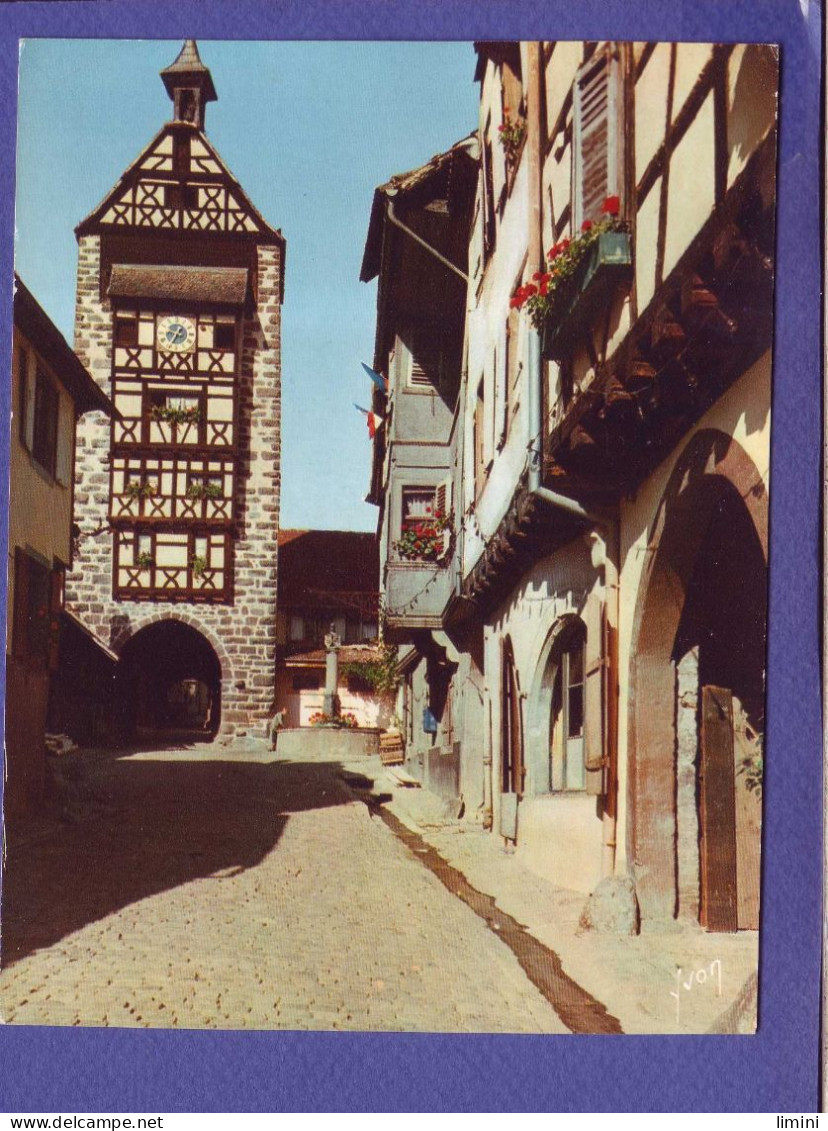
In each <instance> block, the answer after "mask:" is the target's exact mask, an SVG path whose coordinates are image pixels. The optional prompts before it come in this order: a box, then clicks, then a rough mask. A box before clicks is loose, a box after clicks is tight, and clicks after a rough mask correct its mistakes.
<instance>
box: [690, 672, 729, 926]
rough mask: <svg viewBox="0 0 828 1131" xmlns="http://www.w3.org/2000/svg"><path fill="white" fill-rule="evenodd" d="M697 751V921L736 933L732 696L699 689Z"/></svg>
mask: <svg viewBox="0 0 828 1131" xmlns="http://www.w3.org/2000/svg"><path fill="white" fill-rule="evenodd" d="M701 695H702V702H701V708H702V709H701V742H700V751H699V872H700V881H701V882H700V889H701V890H700V897H701V898H700V907H699V921H700V922H701V924H702V926H703V927H706V928H707V929H708V931H735V930H737V928H738V919H737V906H738V903H737V881H736V796H735V788H734V780H733V697H732V694H731V692H730V691H729V690H727V689H726V688H722V687H711V686H704V687H702V689H701Z"/></svg>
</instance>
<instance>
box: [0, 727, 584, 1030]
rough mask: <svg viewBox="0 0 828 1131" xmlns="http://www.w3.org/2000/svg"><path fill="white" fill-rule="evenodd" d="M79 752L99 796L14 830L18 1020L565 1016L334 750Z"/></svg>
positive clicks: (345, 1023)
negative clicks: (71, 816) (394, 826)
mask: <svg viewBox="0 0 828 1131" xmlns="http://www.w3.org/2000/svg"><path fill="white" fill-rule="evenodd" d="M269 757H272V756H264V755H258V756H257V755H256V754H255V753H252V752H251V753H248V754H247V755H239V754H238V753H237V752H235V751H234V752H233V753H232V754H230V753H227V752H222V751H219V750H217V749H216V748H215V747H210V748H203V749H200V750H178V751H175V750H168V751H160V752H157V753H154V754H144V755H133V756H131V757H123V758H117V759H116V758H102V759H99V760H97V761H95V762H93V763H90V762H86V763H84V766H85V772H86V773H88V774H91V780H92V781H93V785H94V788H95V791H96V793H97V794H98V796H99V798H102V799H103V804H100V805H91V806H88V807H87V811H86V812H81V813H80V819H79V820H77V823H75V824H65V823H62V822H57V821H54V822H51V821H40V822H38V823H37V824H34V825H30V826H29V827H27V828H26V829H24V830H20V831H19V832H17V833H16V834H15V833H12V835H11V836H10V838H9V846H8V863H7V881H6V885H5V892H4V916H3V928H4V929H3V964H4V970H3V973H2V974H1V975H0V1009H2V1014H3V1018H4V1020H5V1021H7V1022H13V1023H18V1024H53V1025H102V1026H107V1025H128V1026H172V1027H180V1028H210V1029H212V1028H250V1029H256V1028H280V1029H376V1030H409V1031H412V1030H414V1031H455V1032H535V1033H539V1032H543V1033H560V1032H566V1031H567V1030H566V1027H565V1026H564V1024H563V1023H562V1022H561V1020H560V1018H559V1017H558V1015H557V1014H556V1012H555V1011H554V1009H553V1008H552V1006H551V1005H550V1004H549V1003H548V1002H547V1000H546V999H545V998H544V997H543V996H542V995H541V994H540V993H539V992H538V990H537V989H536V988H535V987H534V986H533V985H532V984H531V982H530V981H529V980H528V979H527V977H526V976H525V974H524V973H523V971H522V969H521V968H520V966H519V964H518V961H517V959H516V958H515V957H514V955H513V954H512V952H511V951H510V950H509V949H508V948H507V947H506V946H504V945H503V944H502V943H501V942H500V941H499V939H498V938H497V936H496V934H494V933H493V932H492V931H491V930H489V929H488V927H487V926H486V924H485V923H484V922H483V921H482V920H481V919H480V918H479V917H478V916H477V915H475V914H474V912H473V911H471V910H470V909H469V908H468V907H467V906H466V905H465V904H464V903H462V902H461V901H460V900H459V899H457V898H455V896H454V895H452V894H451V893H450V892H449V891H447V890H446V888H445V887H444V886H443V884H441V883H440V881H439V880H438V879H437V878H436V877H435V876H434V875H432V874H431V872H429V871H428V870H427V869H426V868H424V867H423V866H422V865H421V864H420V862H419V861H418V860H417V859H416V858H415V856H414V854H412V852H411V851H410V850H409V849H408V848H406V847H405V845H403V844H402V843H401V842H400V841H399V840H398V839H397V837H395V836H394V834H393V833H392V832H391V830H390V829H389V828H388V827H386V826H385V825H384V824H383V823H382V821H380V820H379V819H378V818H377V817H375V816H372V814H371V812H370V811H369V809H368V808H367V807H366V805H364V804H363V803H362V802H361V801H360V800H358V799H356V798H355V796H354V794H353V793H352V792H351V791H350V790H349V789H348V788H347V787H346V786H345V785H344V784H343V782H342V781H341V780H340V779H339V777H338V769H339V767H338V766H337V764H336V763H328V764H325V763H323V764H298V763H297V764H290V763H275V762H272V761H269V760H265V759H266V758H269Z"/></svg>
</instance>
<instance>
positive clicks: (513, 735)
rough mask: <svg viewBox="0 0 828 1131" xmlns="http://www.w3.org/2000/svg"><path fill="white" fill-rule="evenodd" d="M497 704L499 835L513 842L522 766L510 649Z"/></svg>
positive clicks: (505, 653)
mask: <svg viewBox="0 0 828 1131" xmlns="http://www.w3.org/2000/svg"><path fill="white" fill-rule="evenodd" d="M502 679H503V695H502V702H501V757H502V785H501V790H502V792H501V829H500V831H501V835H502V836H505V837H507V838H508V839H510V840H516V839H517V802H518V800H519V799H520V796H521V794H522V793H523V779H524V774H525V767H524V765H523V743H522V735H521V725H520V691H519V689H518V685H517V673H516V671H515V660H514V656H513V655H512V649H511V646H510V645H508V644H507V646H506V647H505V648H504V649H503V668H502Z"/></svg>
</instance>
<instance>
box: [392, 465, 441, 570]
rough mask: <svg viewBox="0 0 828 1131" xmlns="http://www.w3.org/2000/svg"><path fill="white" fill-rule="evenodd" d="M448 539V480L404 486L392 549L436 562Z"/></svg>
mask: <svg viewBox="0 0 828 1131" xmlns="http://www.w3.org/2000/svg"><path fill="white" fill-rule="evenodd" d="M450 541H451V480H450V479H446V480H444V481H443V482H442V483H440V484H439V485H438V486H436V487H403V489H402V514H401V520H400V538H399V539H398V540H397V541H396V542H395V543H394V549H395V550H396V552H397V554H398V555H399V557H400V558H402V559H403V560H404V561H411V562H438V561H440V560H441V559H443V558H444V557H445V555H446V553H447V552H448V549H449V545H450Z"/></svg>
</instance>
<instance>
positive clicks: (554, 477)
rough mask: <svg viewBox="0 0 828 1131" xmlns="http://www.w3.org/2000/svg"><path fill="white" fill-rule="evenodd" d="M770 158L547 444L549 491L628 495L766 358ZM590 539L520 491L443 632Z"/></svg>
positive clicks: (770, 145) (736, 189) (596, 497)
mask: <svg viewBox="0 0 828 1131" xmlns="http://www.w3.org/2000/svg"><path fill="white" fill-rule="evenodd" d="M711 81H712V80H711ZM708 89H709V88H708ZM774 154H775V137H774V136H773V135H771V136H769V137H768V138H767V139H766V141H765V142H764V143H763V144H762V146H760V148H759V149H758V150H757V151H756V153H754V155H753V156H752V158H751V160H750V161H749V162H748V164H747V166H746V167H745V169H744V170H743V172H742V174H741V176H740V177H739V178H738V180H737V182H736V183H735V185H734V186H733V188H732V189H731V190H730V192H729V193H728V195H727V197H726V198H725V200H724V201H722V202H721V204H719V205H718V206H717V207H716V208H715V210H714V212H713V214H712V215H711V217H710V218H709V220H708V221H707V223H706V224H705V225H704V227H703V228H702V229H701V231H700V232H699V233H698V235H697V236H696V238H695V239H694V240H693V242H692V243H691V244H690V246H689V247H688V248H687V250H686V252H685V253H684V255H683V256H682V257H681V259H680V260H679V262H678V263H677V265H676V267H675V268H674V269H673V271H672V272H671V273H670V275H669V276H668V278H667V279H666V280H664V282H662V284H661V285H660V286H659V287H658V288H657V290H656V293H655V295H654V296H653V298H652V300H651V301H650V303H649V304H648V306H647V308H646V310H645V311H644V312H643V314H642V315H641V317H640V318H638V319H637V321H636V322H635V323H634V324H633V326H632V328H631V330H630V332H629V334H628V335H627V336H626V338H625V339H624V341H623V342H622V343H621V344H620V346H619V347H618V348H617V350H616V351H615V353H614V354H613V355H612V356H611V357H610V358H609V359H607V361H606V362H604V363H603V364H602V365H600V366H598V368H597V371H596V376H595V379H594V380H593V382H592V383H591V385H590V386H589V388H588V389H587V390H585V391H584V392H583V393H582V394H581V395H580V396H579V397H578V398H577V399H575V400H574V401H572V402H571V404H570V405H569V407H568V409H567V411H566V413H565V415H564V417H563V419H562V420H561V422H560V424H559V425H558V426H557V427H556V428H555V429H554V430H553V432H552V433H551V435H550V436H548V437H542V445H543V470H544V481H545V483H546V484H547V485H548V486H550V487H552V488H553V489H555V490H557V491H560V492H562V493H564V494H568V495H570V496H572V497H574V498H578V499H582V500H589V501H590V502H591V503H592V504H593V505H603V506H606V505H608V504H611V503H612V502H613V501H615V500H617V499H618V498H619V497H620V496H622V495H625V494H629V493H630V492H632V491H633V490H634V489H635V487H636V486H637V484H638V483H640V482H641V481H642V480H643V479H644V478H646V476H647V475H648V474H650V472H651V471H652V469H653V468H654V467H655V466H656V465H657V464H658V463H659V462H660V461H661V459H663V458H664V456H665V455H666V454H667V452H668V451H669V450H670V449H671V448H672V447H673V446H674V445H675V444H676V443H677V442H678V441H679V439H680V438H681V436H682V435H684V434H685V433H686V432H687V430H688V428H690V427H691V426H692V425H693V423H695V421H696V420H698V419H699V417H701V415H702V414H703V413H704V412H705V411H706V409H707V408H708V407H709V406H710V405H711V404H712V403H713V401H715V400H716V399H718V397H719V396H721V394H722V393H723V392H724V390H725V389H726V388H727V387H728V385H730V384H731V383H732V382H733V381H734V380H736V378H737V377H738V376H739V375H740V374H741V373H743V372H744V371H745V370H746V369H747V368H749V366H750V365H751V364H753V362H754V361H755V360H757V359H758V358H759V357H760V356H761V354H762V353H764V352H765V351H766V350H767V349H769V348H770V345H771V332H772V318H773V301H772V299H773V240H774V220H773V204H772V202H771V203H768V204H767V206H764V204H763V201H762V195H761V183H762V178H763V176H772V175H773V166H772V161H773V157H774ZM584 529H585V523H584V522H581V521H579V520H578V519H576V518H574V517H573V516H571V515H567V514H565V513H564V512H562V511H560V510H557V509H555V508H554V507H552V506H550V505H549V504H547V503H545V502H543V501H542V500H541V499H539V498H538V497H537V496H534V495H532V494H531V493H530V492H528V491H527V489H526V487H525V484H524V483H522V484H521V485H519V486H518V488H517V490H516V492H515V494H514V496H513V499H512V502H511V504H510V506H509V508H508V509H507V512H506V514H505V515H504V517H503V519H502V520H501V522H500V523H499V525H498V527H497V530H496V531H495V532H494V534H493V535H492V537H491V538H490V539H489V540H488V542H487V544H486V547H485V549H484V551H483V554H482V555H481V557H480V559H479V560H478V562H477V563H476V565H475V566H474V567H473V568H472V570H471V571H470V573H469V574H468V576H467V577H466V579H465V581H464V582H463V586H462V593H461V596H460V598H459V599H458V600H457V601H455V602H453V603H451V604H450V606H449V608H448V609H447V621H448V623H457V624H459V623H462V621H463V620H464V619H465V617H466V616H467V615H469V613H470V611H471V610H472V609H474V610H476V611H477V612H478V614H479V613H480V612H485V611H490V610H491V609H493V608H494V607H495V606H496V605H497V604H498V603H499V602H500V601H501V600H503V599H504V598H505V597H506V596H507V595H508V593H509V592H510V591H511V589H512V587H513V586H514V585H515V584H516V583H517V582H518V581H519V579H520V577H521V576H522V574H524V573H525V571H526V570H527V569H528V568H530V567H531V565H532V563H533V562H534V561H536V560H537V558H538V556H539V555H541V554H547V553H551V552H552V551H553V550H554V549H557V548H559V547H561V546H563V545H565V544H566V543H567V542H569V541H571V540H572V539H573V538H575V537H577V536H578V534H579V533H581V532H583V530H584Z"/></svg>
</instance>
